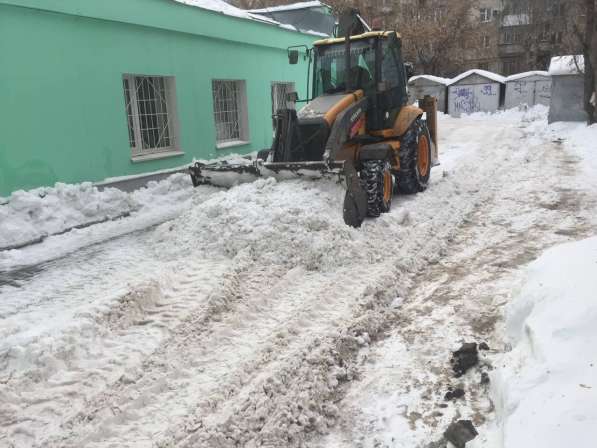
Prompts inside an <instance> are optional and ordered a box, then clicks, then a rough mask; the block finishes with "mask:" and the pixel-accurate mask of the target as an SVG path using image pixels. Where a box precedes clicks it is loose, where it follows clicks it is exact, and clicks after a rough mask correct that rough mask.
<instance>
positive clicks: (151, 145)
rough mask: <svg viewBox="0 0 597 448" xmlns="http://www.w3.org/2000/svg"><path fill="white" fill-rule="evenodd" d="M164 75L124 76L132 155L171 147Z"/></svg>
mask: <svg viewBox="0 0 597 448" xmlns="http://www.w3.org/2000/svg"><path fill="white" fill-rule="evenodd" d="M169 81H170V80H169V79H168V78H165V77H158V76H130V75H127V76H125V77H124V79H123V87H124V96H125V102H126V113H127V120H128V130H129V144H130V146H131V149H132V152H133V155H143V154H151V153H154V152H162V151H166V150H169V149H172V148H173V147H174V139H173V134H172V130H171V116H170V115H169V113H168V109H169V107H168V82H169Z"/></svg>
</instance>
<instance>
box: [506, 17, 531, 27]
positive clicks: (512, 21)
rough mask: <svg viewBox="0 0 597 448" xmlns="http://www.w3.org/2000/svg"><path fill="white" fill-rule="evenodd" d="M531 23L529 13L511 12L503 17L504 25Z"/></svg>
mask: <svg viewBox="0 0 597 448" xmlns="http://www.w3.org/2000/svg"><path fill="white" fill-rule="evenodd" d="M529 23H530V19H529V15H528V14H509V15H507V16H504V18H503V19H502V26H522V25H528V24H529Z"/></svg>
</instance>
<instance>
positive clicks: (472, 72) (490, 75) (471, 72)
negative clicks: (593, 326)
mask: <svg viewBox="0 0 597 448" xmlns="http://www.w3.org/2000/svg"><path fill="white" fill-rule="evenodd" d="M471 75H479V76H483V77H484V78H487V79H491V80H492V81H496V82H500V83H502V84H503V83H505V82H506V78H504V77H503V76H501V75H498V74H497V73H493V72H488V71H487V70H479V69H476V68H474V69H472V70H469V71H466V72H464V73H461V74H460V75H458V76H457V77H456V78H452V79H451V80H450V82H449V83H448V84H447V85H448V86H450V85H452V84H456V83H457V82H458V81H461V80H463V79H464V78H468V77H469V76H471Z"/></svg>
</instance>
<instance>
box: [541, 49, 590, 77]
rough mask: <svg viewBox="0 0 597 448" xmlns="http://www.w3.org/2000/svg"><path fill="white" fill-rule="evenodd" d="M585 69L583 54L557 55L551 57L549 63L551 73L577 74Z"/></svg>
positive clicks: (553, 74) (554, 74)
mask: <svg viewBox="0 0 597 448" xmlns="http://www.w3.org/2000/svg"><path fill="white" fill-rule="evenodd" d="M584 71H585V58H584V57H583V55H580V54H579V55H576V56H575V55H568V56H555V57H553V58H551V64H549V74H550V75H552V76H557V75H577V74H579V73H584Z"/></svg>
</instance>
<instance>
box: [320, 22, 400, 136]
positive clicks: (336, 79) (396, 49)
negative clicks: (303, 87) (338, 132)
mask: <svg viewBox="0 0 597 448" xmlns="http://www.w3.org/2000/svg"><path fill="white" fill-rule="evenodd" d="M312 52H313V84H312V85H313V88H312V96H311V97H312V98H313V99H317V98H319V97H322V96H326V95H337V94H339V93H344V94H350V93H354V92H357V91H362V92H363V96H364V97H365V98H366V99H367V103H368V104H367V130H369V131H375V130H381V129H385V128H388V127H391V126H392V124H393V123H394V121H395V119H396V116H397V115H398V113H399V111H400V109H401V108H402V106H404V105H405V104H407V100H408V97H407V93H406V70H405V65H404V62H403V60H402V49H401V39H400V36H399V35H398V34H397V33H396V32H394V31H386V32H382V31H370V32H365V33H363V34H359V35H354V36H350V38H348V42H347V38H346V37H341V38H332V39H324V40H319V41H317V42H315V43H314V47H313V50H312Z"/></svg>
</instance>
